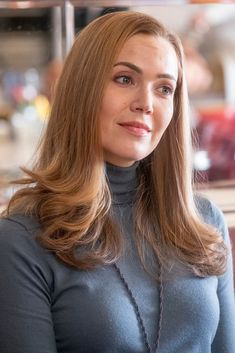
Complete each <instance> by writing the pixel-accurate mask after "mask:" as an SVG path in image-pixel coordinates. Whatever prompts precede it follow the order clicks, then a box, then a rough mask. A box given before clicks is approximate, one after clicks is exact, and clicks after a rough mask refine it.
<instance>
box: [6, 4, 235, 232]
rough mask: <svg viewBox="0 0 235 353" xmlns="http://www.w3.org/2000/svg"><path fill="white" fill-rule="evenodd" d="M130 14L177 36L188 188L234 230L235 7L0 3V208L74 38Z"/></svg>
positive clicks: (27, 159) (31, 150)
mask: <svg viewBox="0 0 235 353" xmlns="http://www.w3.org/2000/svg"><path fill="white" fill-rule="evenodd" d="M128 9H130V10H136V11H141V12H146V13H148V14H150V15H152V16H155V17H156V18H158V19H159V20H161V21H162V22H164V23H165V24H166V25H167V26H168V27H170V28H172V29H173V30H174V31H176V32H177V33H178V35H179V36H180V38H181V39H182V42H183V46H184V50H185V55H186V76H187V81H188V87H189V96H190V119H191V124H192V129H193V131H194V134H195V136H196V137H197V142H196V143H195V148H194V156H193V160H194V169H195V175H197V178H196V186H195V187H196V188H198V189H200V191H201V192H202V193H205V194H206V195H207V196H208V197H209V198H211V199H212V200H213V201H215V202H216V203H217V204H218V205H219V206H220V207H221V208H222V210H223V211H224V214H225V216H226V219H227V222H228V224H229V227H230V229H231V233H232V234H234V233H233V232H234V230H233V229H234V228H235V216H234V215H235V36H234V33H235V2H234V1H200V0H198V1H184V0H169V1H168V0H164V1H158V0H152V1H151V0H150V1H148V0H136V1H134V0H133V1H125V0H117V1H112V0H110V1H109V0H103V1H99V0H84V1H82V0H80V1H79V0H74V1H72V0H71V1H66V0H58V1H57V0H53V1H47V0H36V1H23V0H22V1H1V0H0V45H1V50H0V205H2V206H3V205H5V204H6V203H7V200H8V199H9V197H10V195H11V194H12V192H13V191H14V189H13V188H12V186H9V181H11V180H13V179H16V178H18V177H20V176H21V171H20V166H30V164H31V163H32V159H33V157H34V155H35V151H36V148H37V145H38V141H39V138H40V135H41V134H42V132H43V129H44V127H45V126H46V124H47V120H48V116H49V113H50V101H51V96H52V95H53V89H54V86H55V83H56V80H57V78H58V76H59V74H60V71H61V68H62V65H63V59H64V57H65V56H66V53H67V52H68V50H69V49H70V47H71V45H72V42H73V40H74V36H75V35H76V33H78V32H79V31H80V30H81V29H82V28H83V27H84V26H85V25H86V24H87V23H89V22H90V21H91V20H93V19H95V18H96V17H98V16H102V15H103V14H104V13H107V12H112V11H120V10H128Z"/></svg>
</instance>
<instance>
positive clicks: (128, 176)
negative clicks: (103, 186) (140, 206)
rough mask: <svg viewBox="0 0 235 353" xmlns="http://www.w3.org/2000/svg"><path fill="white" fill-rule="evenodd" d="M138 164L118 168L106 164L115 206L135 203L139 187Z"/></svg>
mask: <svg viewBox="0 0 235 353" xmlns="http://www.w3.org/2000/svg"><path fill="white" fill-rule="evenodd" d="M138 165H139V163H138V162H136V163H134V164H133V165H131V166H130V167H118V166H115V165H112V164H110V163H108V162H106V174H107V179H108V182H109V187H110V191H111V193H112V198H113V204H115V205H117V204H118V205H121V204H129V203H133V202H134V197H135V194H136V189H137V186H138V180H137V167H138Z"/></svg>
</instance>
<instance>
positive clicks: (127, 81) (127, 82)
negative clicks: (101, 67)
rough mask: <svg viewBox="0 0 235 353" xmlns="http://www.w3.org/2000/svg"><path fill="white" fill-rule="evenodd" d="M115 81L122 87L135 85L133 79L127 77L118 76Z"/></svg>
mask: <svg viewBox="0 0 235 353" xmlns="http://www.w3.org/2000/svg"><path fill="white" fill-rule="evenodd" d="M114 81H115V82H117V83H120V84H122V85H131V84H132V83H133V82H132V79H131V77H129V76H126V75H120V76H116V77H115V79H114Z"/></svg>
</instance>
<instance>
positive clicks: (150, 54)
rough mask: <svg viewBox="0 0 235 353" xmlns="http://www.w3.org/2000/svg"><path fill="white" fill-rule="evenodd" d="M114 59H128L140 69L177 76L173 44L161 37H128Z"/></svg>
mask: <svg viewBox="0 0 235 353" xmlns="http://www.w3.org/2000/svg"><path fill="white" fill-rule="evenodd" d="M116 61H117V62H118V61H129V62H132V63H134V64H135V65H137V66H139V67H140V68H142V69H145V68H146V69H147V68H148V69H149V68H151V69H152V70H154V69H155V70H157V71H159V70H160V71H164V72H166V73H169V74H172V75H174V76H175V77H176V78H177V77H178V58H177V55H176V52H175V49H174V47H173V45H172V44H171V43H170V42H168V41H167V40H166V39H164V38H162V37H157V36H154V35H149V34H137V35H134V36H132V37H131V38H129V39H128V40H127V41H126V42H125V43H124V45H123V47H122V49H121V50H120V52H119V55H118V57H117V59H116Z"/></svg>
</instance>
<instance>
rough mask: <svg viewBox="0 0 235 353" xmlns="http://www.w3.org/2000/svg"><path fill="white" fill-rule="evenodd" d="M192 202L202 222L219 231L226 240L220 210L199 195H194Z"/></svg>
mask: <svg viewBox="0 0 235 353" xmlns="http://www.w3.org/2000/svg"><path fill="white" fill-rule="evenodd" d="M194 200H195V204H196V207H197V210H198V213H199V215H200V217H201V219H202V220H203V222H205V223H206V224H210V225H212V226H213V227H215V228H216V229H218V230H219V232H220V233H221V234H222V236H223V237H224V238H227V236H228V229H227V224H226V222H225V218H224V215H223V213H222V211H221V210H220V208H219V207H218V206H217V205H215V204H214V203H213V202H212V201H210V200H208V199H207V198H205V197H204V196H202V195H201V194H199V193H197V194H195V196H194Z"/></svg>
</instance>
